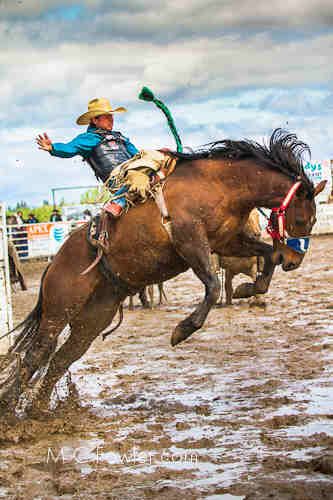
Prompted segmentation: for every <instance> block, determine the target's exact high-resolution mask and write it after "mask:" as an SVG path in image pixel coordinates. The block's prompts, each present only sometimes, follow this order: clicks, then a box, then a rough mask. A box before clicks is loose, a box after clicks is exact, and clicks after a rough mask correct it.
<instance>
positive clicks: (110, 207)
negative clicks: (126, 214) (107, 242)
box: [103, 201, 123, 217]
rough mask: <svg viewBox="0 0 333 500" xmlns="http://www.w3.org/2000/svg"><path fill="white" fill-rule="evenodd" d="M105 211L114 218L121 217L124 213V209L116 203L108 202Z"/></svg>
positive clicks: (104, 207)
mask: <svg viewBox="0 0 333 500" xmlns="http://www.w3.org/2000/svg"><path fill="white" fill-rule="evenodd" d="M103 210H104V211H105V212H107V213H108V214H111V215H112V216H113V217H120V216H121V214H122V212H123V207H122V206H121V205H120V204H119V203H116V202H115V201H108V202H107V203H106V204H105V205H104V206H103Z"/></svg>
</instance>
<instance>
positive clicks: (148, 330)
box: [0, 236, 333, 500]
mask: <svg viewBox="0 0 333 500" xmlns="http://www.w3.org/2000/svg"><path fill="white" fill-rule="evenodd" d="M332 244H333V238H332V237H328V236H327V237H320V238H313V240H312V246H311V250H310V251H309V254H308V255H307V256H306V258H305V260H304V264H303V265H302V267H301V268H300V269H298V270H297V271H294V272H290V273H284V272H282V271H280V270H279V271H278V272H277V273H276V275H275V276H274V279H273V283H272V286H271V289H270V291H269V294H268V295H267V296H266V299H265V304H262V303H261V304H260V306H254V305H253V304H251V303H249V302H248V301H247V300H242V301H235V302H234V305H233V306H232V307H227V308H226V307H222V308H216V309H214V310H213V311H212V312H211V314H210V315H209V318H208V320H207V322H206V324H205V327H204V328H203V329H202V330H201V331H200V332H198V333H196V334H194V335H193V336H192V337H191V338H190V339H189V340H188V341H186V342H185V343H183V344H181V345H179V346H177V347H176V348H171V346H170V334H171V331H172V328H173V327H174V326H175V325H176V324H177V322H179V321H180V320H181V319H182V318H184V317H185V316H186V315H187V314H188V313H189V312H190V311H191V310H192V308H193V306H194V305H195V304H196V303H197V302H198V301H199V299H200V298H201V297H202V294H203V291H202V287H201V285H200V283H199V282H198V281H197V279H196V278H195V277H194V276H193V275H192V273H191V272H188V273H186V274H184V275H181V276H178V277H177V278H176V279H174V280H172V281H170V282H168V283H167V284H166V291H167V295H168V298H169V303H168V304H166V305H163V306H162V307H160V308H155V309H154V310H153V311H145V310H141V309H140V308H139V307H138V306H137V307H136V308H135V310H134V311H132V312H131V311H128V310H127V309H125V320H124V323H123V325H122V326H121V328H120V329H119V330H117V332H115V333H114V334H112V335H111V336H110V337H108V338H107V340H106V341H104V342H103V341H102V340H101V339H98V340H97V341H96V342H95V343H94V344H93V346H92V348H91V349H90V350H89V351H88V353H87V354H86V355H85V356H84V358H82V359H81V360H80V361H78V362H77V363H76V364H75V365H73V367H72V370H71V374H72V375H71V380H72V382H71V381H70V380H69V378H67V379H66V380H64V381H62V384H60V386H59V387H58V389H57V393H56V394H55V396H54V398H53V402H52V405H53V411H52V412H51V415H50V416H47V415H41V416H40V418H39V419H34V420H31V419H26V420H20V421H17V420H15V421H14V420H13V421H2V422H1V423H0V443H1V452H0V453H1V460H0V498H8V499H43V500H44V499H81V498H82V499H83V498H84V499H121V500H123V499H151V498H157V499H177V500H179V499H182V498H186V499H188V500H190V499H201V498H207V499H210V500H215V499H225V500H241V499H247V500H254V499H259V500H265V499H267V500H268V499H270V500H272V499H273V500H294V499H295V500H324V499H327V500H329V499H333V447H332V444H333V411H332V400H333V397H332V395H333V390H332V371H333V369H332V357H333V322H332V319H333V294H332V292H333V269H332V265H331V263H332ZM45 265H46V264H45V263H44V262H37V263H29V264H25V266H24V268H25V272H26V274H27V279H28V283H29V286H30V287H29V290H28V292H19V291H17V292H16V293H15V294H14V295H13V302H14V313H15V319H16V321H18V320H20V319H23V317H24V316H25V314H26V313H27V312H29V311H30V309H31V308H32V306H33V304H34V301H35V299H36V294H37V291H38V285H39V278H40V275H41V272H42V270H43V268H44V267H45ZM73 383H74V384H75V386H76V389H77V393H76V391H75V390H74V389H73ZM69 390H71V397H70V398H68V396H67V394H68V391H69Z"/></svg>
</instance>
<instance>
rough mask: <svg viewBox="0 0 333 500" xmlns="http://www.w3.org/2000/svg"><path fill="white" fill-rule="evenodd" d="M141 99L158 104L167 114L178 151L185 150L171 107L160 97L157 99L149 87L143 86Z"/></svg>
mask: <svg viewBox="0 0 333 500" xmlns="http://www.w3.org/2000/svg"><path fill="white" fill-rule="evenodd" d="M139 99H141V100H142V101H151V102H153V103H154V104H156V106H157V107H158V108H159V109H160V110H161V111H163V113H164V114H165V116H166V118H167V120H168V125H169V127H170V130H171V132H172V135H173V137H174V139H175V141H176V145H177V151H178V153H182V152H183V146H182V141H181V140H180V137H179V134H178V131H177V128H176V125H175V122H174V121H173V118H172V115H171V113H170V111H169V109H168V108H167V106H166V105H165V104H164V103H163V102H162V101H159V100H158V99H156V97H155V96H154V94H153V92H152V91H151V90H150V89H149V88H148V87H142V89H141V92H140V94H139Z"/></svg>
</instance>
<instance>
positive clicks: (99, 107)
mask: <svg viewBox="0 0 333 500" xmlns="http://www.w3.org/2000/svg"><path fill="white" fill-rule="evenodd" d="M124 111H127V109H126V108H123V107H122V106H121V107H120V108H116V109H112V107H111V104H110V101H109V99H106V98H105V97H101V98H100V99H98V98H97V99H92V100H91V101H89V103H88V111H87V112H86V113H83V115H81V116H79V117H78V119H77V120H76V123H77V124H78V125H88V123H90V120H91V119H92V118H94V117H95V116H99V115H109V114H110V115H111V114H113V113H123V112H124Z"/></svg>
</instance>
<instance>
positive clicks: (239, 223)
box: [0, 130, 325, 407]
mask: <svg viewBox="0 0 333 500" xmlns="http://www.w3.org/2000/svg"><path fill="white" fill-rule="evenodd" d="M306 149H307V146H306V145H305V144H303V143H302V142H300V141H298V140H297V138H296V136H295V135H293V134H287V133H286V132H284V131H281V130H277V131H275V132H274V133H273V135H272V137H271V139H270V143H269V145H268V146H262V145H260V144H257V143H254V142H251V141H219V142H216V143H214V144H212V145H210V146H209V147H207V148H206V149H205V150H203V151H200V152H198V153H197V154H192V155H182V154H177V157H178V158H179V160H180V161H179V164H178V166H177V168H176V170H175V172H174V174H173V175H172V176H171V177H170V178H169V179H168V180H167V182H166V185H165V187H164V195H165V200H166V204H167V206H168V209H169V213H170V217H171V221H172V241H171V240H170V238H169V235H168V233H167V231H166V230H165V228H164V227H163V225H162V224H161V217H160V214H159V210H158V208H157V206H156V205H155V204H154V202H153V201H152V200H150V201H147V203H145V204H142V205H139V206H137V207H135V208H133V209H131V210H129V212H128V213H127V214H125V215H124V216H123V217H122V218H121V219H119V220H112V219H108V222H107V224H108V234H109V239H110V251H109V253H108V255H107V256H104V258H103V260H102V262H101V265H100V266H99V267H98V268H97V267H96V268H94V269H92V271H91V272H90V273H88V274H86V275H84V276H82V275H81V273H82V272H83V271H84V270H85V269H86V268H87V267H88V266H89V264H90V263H91V262H92V261H93V259H94V258H95V249H93V248H92V247H91V246H90V245H89V243H88V241H87V227H86V226H85V227H81V228H80V229H78V230H77V231H75V232H73V233H72V234H71V235H70V237H69V238H68V239H67V240H66V242H65V243H64V245H63V246H62V247H61V249H60V250H59V252H58V253H57V255H56V256H55V257H54V260H53V261H52V263H51V264H50V266H49V267H48V268H47V269H46V271H45V273H44V275H43V277H42V282H41V288H40V294H39V298H38V302H37V305H36V307H35V309H34V310H33V311H32V312H31V313H30V315H29V316H28V317H27V318H26V320H25V321H24V322H23V324H22V325H21V327H22V330H21V332H20V333H19V335H18V336H17V337H16V339H15V342H14V345H13V346H12V348H11V349H10V352H9V354H8V355H7V356H6V358H5V359H4V360H3V364H2V370H1V373H0V387H1V390H0V398H1V401H2V403H3V405H4V406H5V407H6V406H7V405H8V404H9V405H13V406H15V404H16V402H17V400H18V398H19V396H20V394H21V393H22V392H23V391H25V390H26V389H28V388H29V383H30V385H31V384H34V383H36V381H37V380H38V378H39V376H40V375H41V374H42V375H43V377H42V379H41V380H40V381H39V382H40V383H39V388H40V393H39V396H40V397H39V398H38V400H36V402H37V401H38V402H39V403H40V404H42V403H43V401H44V402H45V401H48V399H49V396H50V394H51V391H52V389H53V387H54V385H55V383H56V382H57V381H58V380H59V379H60V378H61V377H62V376H63V375H64V373H65V372H66V371H67V369H68V368H69V366H70V365H71V364H72V363H73V362H74V361H76V360H77V359H79V358H80V357H81V356H82V355H83V354H84V353H85V352H86V350H87V349H88V347H89V346H90V344H91V343H92V341H93V340H94V339H95V338H96V337H97V336H98V335H99V334H100V333H101V332H102V331H103V330H104V329H105V328H106V327H107V326H108V325H109V324H110V323H111V321H112V319H113V318H114V316H115V314H116V312H117V310H118V308H119V306H120V305H121V303H122V302H123V300H124V299H125V298H126V296H128V295H130V294H133V293H136V292H137V291H138V290H140V289H142V287H143V286H146V285H149V284H153V283H158V282H161V281H165V280H167V279H170V278H172V277H174V276H176V275H178V274H179V273H182V272H184V271H186V270H187V269H188V268H192V270H193V271H194V273H195V274H196V276H197V277H198V278H199V280H200V281H201V282H202V283H203V285H204V287H205V296H204V300H203V301H202V302H201V303H200V304H199V305H198V306H197V307H196V309H195V310H194V311H193V312H192V314H190V315H189V316H188V317H187V318H185V319H184V320H183V321H181V322H180V323H179V324H178V325H177V326H176V328H175V330H174V332H173V334H172V337H171V343H172V345H176V344H178V343H179V342H181V341H183V340H184V339H186V338H187V337H189V336H190V335H191V334H192V333H193V332H195V331H196V330H198V329H199V328H201V327H202V325H203V323H204V321H205V319H206V317H207V314H208V312H209V311H210V309H211V307H212V306H213V305H214V304H215V302H216V300H217V299H218V296H219V292H220V285H219V281H218V279H217V277H216V275H215V273H214V272H213V271H212V269H211V266H210V259H209V257H210V253H211V251H213V252H216V253H219V254H220V255H224V256H235V255H237V256H240V257H247V256H251V255H264V256H265V258H266V260H265V266H266V269H265V270H264V272H265V273H266V275H267V276H269V275H270V274H272V273H273V270H274V266H275V265H277V264H282V268H283V269H284V270H291V269H295V268H296V267H298V266H299V265H300V264H301V262H302V260H303V256H304V255H303V254H300V253H297V252H294V251H293V250H292V249H290V248H289V247H287V246H286V245H283V243H281V242H279V241H277V240H274V246H273V247H272V246H271V245H268V244H266V243H263V242H258V241H256V240H255V241H254V240H253V239H252V238H249V237H248V235H247V234H246V232H245V231H244V225H245V223H246V221H247V219H248V217H249V214H250V211H251V210H252V209H253V208H255V207H256V206H262V207H266V208H272V207H276V206H279V204H280V203H281V200H283V198H284V197H285V195H286V193H287V192H288V191H289V189H290V188H291V186H292V185H293V184H294V183H295V181H296V180H299V179H300V180H301V182H302V184H301V187H300V188H299V189H298V191H297V193H296V196H295V197H294V198H293V200H292V202H291V204H290V206H289V208H288V211H287V221H286V222H287V230H288V232H289V233H290V234H291V235H293V236H295V237H301V236H307V235H309V234H310V232H311V229H312V226H313V224H314V222H315V213H316V205H315V201H314V197H315V196H316V195H317V194H318V193H319V192H320V191H321V190H322V189H323V188H324V185H325V183H321V184H319V185H318V186H317V187H316V188H314V186H313V185H312V183H311V182H310V181H309V179H308V178H307V177H306V175H305V173H304V170H303V166H302V161H301V155H302V153H303V152H304V150H306ZM256 285H257V283H256ZM259 288H260V283H259ZM67 324H69V325H70V335H69V336H68V338H67V339H66V340H65V342H64V343H63V344H62V345H61V346H60V347H59V348H58V350H56V347H57V339H58V337H59V335H60V333H61V331H62V330H63V328H64V327H65V326H66V325H67ZM18 356H19V366H17V361H16V360H17V357H18Z"/></svg>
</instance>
